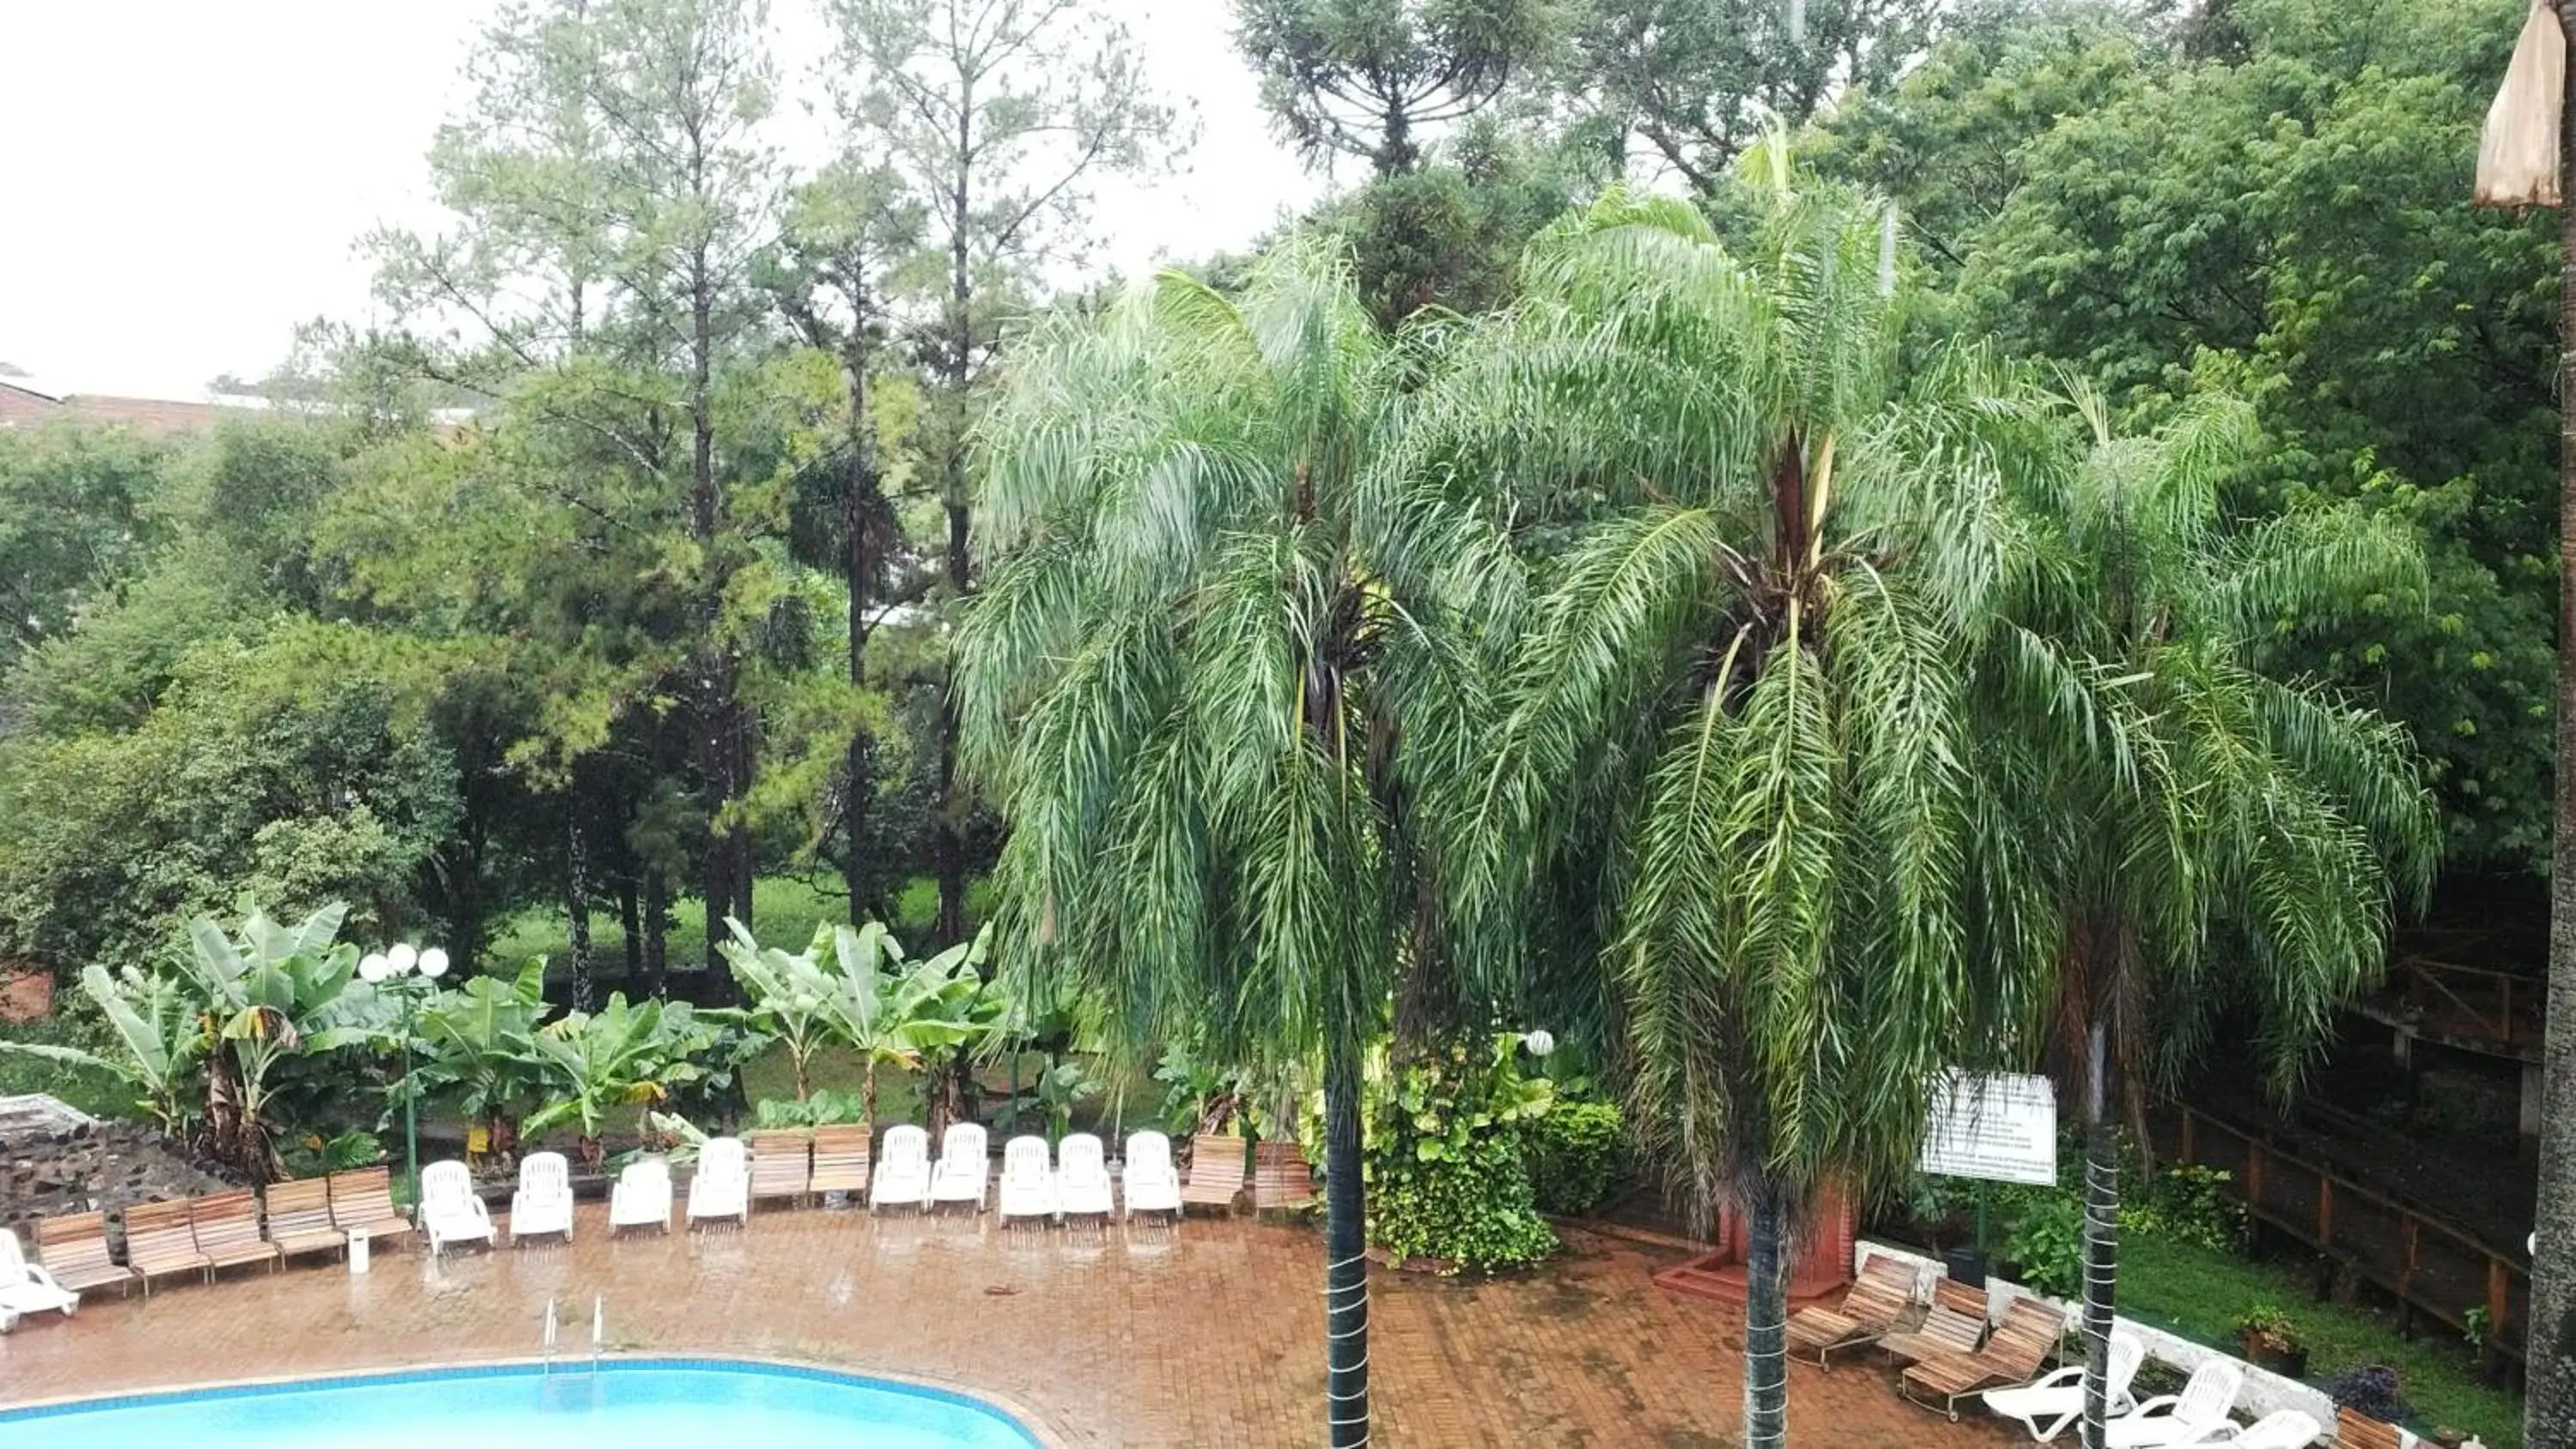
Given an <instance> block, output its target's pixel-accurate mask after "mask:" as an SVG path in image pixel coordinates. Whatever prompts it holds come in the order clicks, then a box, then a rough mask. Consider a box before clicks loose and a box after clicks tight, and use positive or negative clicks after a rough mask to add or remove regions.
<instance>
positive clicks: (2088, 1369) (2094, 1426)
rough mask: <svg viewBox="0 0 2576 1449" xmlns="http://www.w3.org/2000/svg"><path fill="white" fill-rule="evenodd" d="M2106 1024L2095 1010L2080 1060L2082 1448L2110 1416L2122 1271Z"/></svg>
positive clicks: (2096, 1448) (2099, 1437)
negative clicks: (2113, 1333) (2116, 1297)
mask: <svg viewBox="0 0 2576 1449" xmlns="http://www.w3.org/2000/svg"><path fill="white" fill-rule="evenodd" d="M2108 1038H2109V1026H2108V1024H2107V1023H2106V1022H2105V1021H2104V1020H2103V1018H2102V1016H2101V1015H2100V1014H2099V1013H2096V1014H2095V1016H2094V1018H2093V1026H2092V1029H2091V1030H2090V1031H2089V1032H2088V1033H2087V1034H2086V1036H2085V1056H2086V1060H2085V1064H2084V1449H2102V1442H2103V1427H2102V1426H2103V1423H2104V1421H2105V1420H2107V1419H2108V1418H2109V1416H2110V1404H2109V1402H2108V1398H2109V1393H2110V1375H2111V1320H2112V1311H2113V1296H2114V1295H2113V1290H2114V1289H2115V1288H2116V1286H2117V1284H2118V1280H2119V1270H2120V1158H2119V1150H2118V1142H2117V1140H2116V1139H2115V1138H2114V1137H2113V1136H2112V1133H2111V1112H2110V1104H2109V1100H2108V1099H2109V1093H2108V1091H2107V1090H2105V1089H2106V1087H2107V1086H2108V1082H2107V1080H2106V1078H2107V1077H2108V1075H2109V1071H2110V1064H2109V1063H2108V1061H2106V1060H2105V1058H2106V1057H2108V1055H2109V1051H2108V1049H2107V1046H2106V1043H2107V1041H2108Z"/></svg>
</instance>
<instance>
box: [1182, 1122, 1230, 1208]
mask: <svg viewBox="0 0 2576 1449" xmlns="http://www.w3.org/2000/svg"><path fill="white" fill-rule="evenodd" d="M1243 1153H1244V1144H1243V1139H1242V1138H1240V1137H1221V1136H1211V1135H1203V1136H1199V1137H1194V1138H1192V1139H1190V1176H1189V1181H1188V1182H1187V1183H1185V1184H1184V1185H1183V1186H1182V1188H1181V1200H1182V1201H1183V1202H1197V1203H1215V1204H1218V1205H1219V1206H1222V1205H1224V1204H1226V1203H1230V1202H1233V1201H1234V1195H1235V1194H1236V1193H1239V1192H1241V1191H1243Z"/></svg>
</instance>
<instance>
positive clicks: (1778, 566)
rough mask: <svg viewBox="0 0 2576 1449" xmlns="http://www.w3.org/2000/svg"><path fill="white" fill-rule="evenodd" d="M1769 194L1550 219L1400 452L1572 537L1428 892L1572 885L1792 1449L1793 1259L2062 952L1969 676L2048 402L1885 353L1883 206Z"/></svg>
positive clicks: (1777, 1426) (1900, 1152)
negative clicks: (1469, 825)
mask: <svg viewBox="0 0 2576 1449" xmlns="http://www.w3.org/2000/svg"><path fill="white" fill-rule="evenodd" d="M1770 199H1771V206H1770V208H1769V210H1768V214H1767V215H1766V216H1764V217H1763V218H1762V219H1761V220H1760V222H1759V224H1758V228H1759V229H1758V235H1757V236H1756V238H1755V239H1754V240H1753V242H1752V243H1751V244H1749V245H1748V246H1746V247H1745V248H1744V249H1742V250H1741V251H1733V250H1730V249H1729V248H1727V247H1726V246H1724V245H1721V244H1720V242H1719V240H1718V238H1717V237H1716V235H1715V234H1714V233H1713V232H1712V230H1711V229H1710V227H1709V225H1708V224H1707V223H1706V222H1705V221H1704V220H1703V219H1702V218H1701V217H1700V216H1699V215H1697V214H1696V213H1694V212H1693V211H1691V210H1690V209H1689V208H1687V207H1685V206H1682V205H1679V204H1677V203H1669V202H1662V201H1647V200H1636V199H1630V198H1626V197H1623V196H1613V197H1610V198H1608V199H1606V200H1604V201H1603V202H1602V203H1600V204H1599V205H1598V206H1596V207H1595V208H1594V209H1593V210H1592V212H1591V213H1590V214H1589V215H1587V216H1583V217H1579V218H1574V219H1571V220H1569V221H1568V222H1566V223H1563V224H1560V225H1559V226H1558V227H1556V228H1554V229H1552V230H1551V231H1550V232H1548V233H1546V234H1544V235H1543V236H1542V237H1541V238H1540V239H1539V240H1538V241H1537V242H1536V243H1535V244H1534V245H1533V247H1532V250H1531V253H1530V256H1529V258H1528V259H1527V261H1526V262H1525V264H1524V278H1523V286H1524V297H1523V300H1522V302H1521V303H1520V305H1519V306H1517V307H1516V308H1515V309H1514V310H1513V312H1512V313H1510V314H1509V315H1508V316H1506V317H1504V318H1502V319H1500V320H1499V321H1497V322H1496V323H1494V324H1492V325H1491V326H1489V327H1485V328H1481V329H1478V335H1476V336H1475V337H1473V338H1471V339H1470V340H1469V341H1468V342H1466V343H1464V344H1463V345H1461V346H1460V347H1459V348H1457V349H1455V350H1454V355H1453V356H1452V357H1451V358H1450V359H1449V361H1448V363H1447V365H1445V366H1444V367H1442V368H1441V369H1440V370H1439V372H1438V374H1437V375H1436V376H1435V377H1434V378H1433V379H1432V381H1431V382H1430V383H1429V385H1428V386H1427V388H1426V389H1425V392H1424V396H1423V400H1422V403H1421V414H1422V417H1423V419H1424V422H1423V425H1422V426H1421V427H1419V428H1417V429H1415V430H1413V431H1412V432H1411V433H1409V434H1408V438H1407V450H1408V452H1409V454H1410V455H1411V457H1410V458H1409V459H1408V466H1412V467H1427V468H1431V469H1434V470H1437V471H1442V472H1446V473H1448V474H1451V475H1467V476H1475V477H1479V478H1483V479H1486V480H1488V482H1489V484H1490V485H1494V486H1498V487H1499V488H1500V489H1501V491H1503V492H1504V493H1506V494H1509V495H1511V496H1515V497H1519V498H1523V499H1530V500H1541V501H1544V500H1548V499H1559V500H1563V499H1578V500H1589V501H1590V506H1591V511H1592V512H1593V513H1594V515H1595V516H1594V518H1593V520H1592V521H1590V522H1586V523H1582V524H1581V525H1580V526H1579V527H1578V528H1577V530H1576V533H1575V541H1574V542H1573V544H1572V546H1571V548H1570V550H1569V551H1568V552H1567V553H1566V554H1565V556H1564V557H1563V558H1562V559H1561V560H1559V561H1558V562H1557V564H1556V565H1555V566H1554V573H1553V578H1552V582H1551V584H1550V586H1549V588H1548V590H1547V592H1546V594H1545V596H1544V598H1543V599H1542V600H1540V601H1539V602H1538V603H1536V604H1534V605H1533V606H1532V608H1531V609H1530V611H1529V614H1530V618H1531V623H1530V624H1529V626H1528V627H1527V628H1526V630H1524V631H1523V634H1522V639H1521V644H1520V648H1519V654H1518V662H1517V664H1516V666H1515V668H1514V671H1513V674H1512V678H1511V685H1510V690H1509V695H1510V699H1511V704H1510V707H1509V711H1508V714H1507V716H1506V717H1505V722H1504V724H1503V725H1502V727H1501V728H1500V729H1498V730H1497V731H1495V732H1494V746H1493V750H1492V753H1491V756H1490V758H1489V760H1488V761H1487V763H1486V765H1485V766H1484V768H1483V769H1482V770H1480V771H1478V772H1475V774H1474V775H1473V784H1472V789H1471V791H1470V793H1471V794H1472V795H1473V796H1474V798H1472V799H1468V800H1462V801H1459V802H1457V803H1456V805H1455V807H1454V808H1455V809H1457V810H1458V811H1459V812H1461V813H1462V814H1463V815H1464V816H1465V817H1467V818H1469V819H1472V820H1474V821H1476V822H1478V823H1479V826H1480V828H1478V829H1476V830H1473V831H1468V832H1465V833H1463V834H1462V836H1461V838H1462V839H1468V840H1483V841H1487V842H1495V843H1498V846H1499V848H1497V849H1494V850H1492V851H1490V852H1489V853H1487V854H1486V855H1484V856H1483V857H1481V858H1479V859H1476V860H1473V861H1465V860H1462V861H1458V862H1454V863H1453V878H1452V880H1451V881H1450V885H1451V888H1452V899H1451V901H1450V908H1451V909H1452V911H1453V912H1455V913H1457V914H1458V915H1459V916H1460V917H1461V919H1460V922H1459V929H1461V930H1473V929H1485V930H1488V931H1489V932H1490V931H1491V929H1492V928H1491V926H1490V925H1489V924H1480V923H1494V922H1508V921H1509V916H1510V909H1511V907H1512V906H1513V904H1514V903H1515V902H1517V901H1523V900H1527V899H1530V898H1532V897H1534V896H1536V895H1538V894H1539V892H1538V891H1537V890H1535V889H1534V887H1535V886H1536V885H1538V884H1539V883H1540V882H1542V881H1545V880H1546V879H1548V878H1549V877H1550V875H1551V874H1552V873H1553V872H1555V871H1557V870H1560V869H1562V868H1564V867H1565V866H1566V865H1567V864H1568V863H1569V862H1571V863H1572V864H1574V865H1576V866H1578V867H1580V868H1583V869H1587V870H1588V871H1589V872H1590V875H1591V879H1592V880H1593V881H1594V882H1595V883H1596V888H1597V891H1598V893H1599V895H1600V896H1601V898H1602V902H1603V904H1602V907H1601V912H1600V926H1599V931H1600V942H1599V944H1600V956H1599V958H1598V959H1599V961H1600V962H1601V964H1602V966H1603V967H1604V969H1606V970H1607V972H1608V973H1609V974H1610V976H1611V977H1612V979H1613V980H1614V981H1615V983H1616V988H1617V992H1616V994H1617V1009H1618V1011H1619V1013H1620V1014H1622V1015H1623V1016H1624V1018H1625V1024H1626V1026H1625V1029H1626V1036H1627V1043H1626V1046H1627V1051H1626V1055H1627V1057H1628V1058H1629V1059H1630V1061H1631V1062H1632V1063H1633V1067H1634V1074H1635V1080H1634V1084H1633V1095H1634V1098H1635V1102H1636V1105H1637V1107H1638V1109H1639V1110H1638V1113H1637V1116H1638V1119H1639V1121H1640V1126H1641V1130H1642V1131H1644V1132H1645V1133H1647V1134H1648V1135H1649V1138H1650V1143H1649V1146H1650V1150H1651V1152H1652V1155H1653V1156H1655V1157H1656V1158H1657V1160H1660V1161H1664V1162H1667V1163H1670V1164H1672V1165H1673V1166H1674V1168H1675V1169H1676V1173H1677V1176H1678V1177H1679V1178H1680V1180H1681V1182H1680V1185H1681V1186H1682V1187H1683V1189H1684V1190H1685V1192H1686V1195H1687V1198H1688V1201H1689V1203H1690V1205H1691V1207H1692V1208H1693V1209H1694V1211H1695V1212H1703V1213H1704V1212H1706V1211H1707V1210H1708V1209H1709V1208H1710V1207H1711V1205H1713V1204H1714V1203H1716V1202H1718V1201H1720V1200H1724V1201H1729V1202H1732V1203H1733V1204H1734V1205H1735V1206H1736V1207H1737V1209H1738V1210H1739V1211H1740V1212H1741V1213H1742V1214H1743V1216H1744V1220H1745V1223H1746V1227H1747V1244H1748V1255H1749V1259H1750V1261H1749V1263H1748V1265H1747V1267H1748V1278H1747V1288H1748V1292H1747V1298H1748V1301H1747V1304H1746V1335H1745V1428H1744V1443H1745V1445H1746V1446H1747V1449H1777V1446H1779V1445H1782V1444H1783V1443H1785V1442H1786V1434H1787V1429H1786V1415H1787V1401H1786V1399H1787V1396H1786V1377H1785V1370H1784V1358H1783V1346H1784V1345H1783V1330H1784V1318H1785V1303H1784V1301H1783V1292H1784V1286H1783V1283H1782V1272H1781V1268H1782V1263H1783V1259H1784V1252H1785V1246H1786V1241H1787V1240H1788V1239H1789V1238H1790V1236H1791V1235H1792V1234H1793V1233H1794V1232H1795V1231H1796V1229H1797V1225H1798V1224H1799V1223H1800V1222H1801V1220H1802V1218H1803V1216H1804V1215H1805V1213H1806V1212H1807V1210H1808V1208H1809V1207H1810V1205H1811V1204H1812V1201H1813V1199H1814V1197H1815V1195H1816V1194H1817V1192H1818V1190H1819V1189H1820V1188H1821V1187H1822V1186H1823V1185H1824V1184H1825V1183H1827V1182H1828V1181H1838V1182H1841V1183H1844V1184H1846V1185H1847V1186H1849V1187H1851V1188H1852V1189H1854V1190H1858V1191H1866V1190H1868V1189H1870V1188H1871V1187H1872V1186H1873V1185H1875V1184H1877V1183H1881V1182H1885V1181H1887V1180H1889V1179H1891V1178H1892V1177H1893V1176H1895V1175H1896V1174H1898V1173H1901V1172H1903V1171H1905V1170H1906V1169H1907V1168H1909V1167H1910V1166H1911V1164H1912V1161H1913V1157H1914V1153H1915V1150H1916V1145H1917V1143H1918V1141H1919V1139H1920V1136H1921V1133H1922V1130H1923V1124H1924V1113H1925V1104H1926V1102H1927V1101H1928V1100H1929V1094H1930V1089H1931V1086H1932V1083H1933V1080H1934V1078H1935V1077H1936V1075H1937V1074H1938V1073H1939V1072H1941V1071H1942V1070H1943V1068H1944V1067H1946V1066H1948V1065H1951V1064H1953V1063H1957V1062H1961V1061H1971V1062H1973V1061H1975V1060H1978V1059H1979V1058H1980V1057H1981V1056H1983V1055H1984V1054H1985V1048H1986V1047H1987V1046H1989V1045H1991V1044H1996V1043H2004V1042H2008V1041H2010V1040H2011V1038H2012V1033H2011V1032H2010V1031H2009V1030H2004V1029H2001V1028H2002V1027H2003V1026H2005V1025H2007V1024H2010V1023H2015V1022H2023V1021H2027V1020H2030V1019H2032V1018H2033V1017H2035V1015H2036V1011H2035V1008H2034V1006H2033V1003H2034V1002H2035V1001H2036V1000H2038V999H2040V997H2041V996H2042V993H2043V990H2044V984H2045V980H2046V973H2047V966H2048V961H2047V957H2046V953H2045V951H2044V949H2043V942H2042V939H2041V936H2040V933H2039V931H2038V929H2037V927H2038V926H2039V924H2041V923H2042V922H2043V921H2044V919H2045V913H2044V911H2043V910H2042V909H2041V907H2042V906H2043V905H2044V902H2042V901H2040V900H2039V899H2038V897H2037V896H2036V895H2035V894H2034V893H2033V892H2032V890H2031V889H2030V888H2029V884H2028V882H2027V880H2026V878H2025V876H2024V873H2022V872H2020V871H2018V870H2015V869H2013V868H2011V857H2010V856H2009V854H2008V853H2007V852H2006V849H2005V847H2006V845H2007V844H2008V842H2007V841H2004V840H2001V839H1999V838H1998V837H1999V836H2000V833H2001V832H2000V827H2001V824H2002V822H2003V821H2005V820H2006V819H2007V818H2008V812H2007V811H2006V810H2005V808H2004V806H2003V803H2002V802H2000V801H1998V800H1996V799H1995V798H1993V797H1992V795H1991V794H1990V793H1989V792H1988V791H1987V790H1986V788H1985V784H1984V780H1983V777H1982V776H1981V775H1980V774H1979V773H1978V772H1977V771H1976V770H1975V769H1974V768H1973V766H1974V761H1975V758H1976V756H1977V753H1978V748H1979V746H1978V742H1977V740H1976V739H1975V738H1974V736H1973V733H1972V731H1973V727H1974V722H1973V719H1972V716H1971V712H1970V709H1969V702H1970V701H1969V695H1968V679H1967V677H1966V675H1965V672H1964V669H1963V663H1962V661H1963V660H1964V659H1965V658H1966V657H1967V656H1968V651H1969V649H1970V648H1971V647H1972V646H1973V645H1975V643H1976V642H1977V636H1978V631H1979V630H1980V628H1981V627H1982V626H1983V624H1984V623H1985V622H1986V621H1987V620H1989V619H1990V617H1991V615H1992V604H1993V600H1994V598H1995V597H1996V591H1997V589H1998V588H1999V587H2000V583H2001V580H2002V579H2003V578H2004V576H2005V574H2006V572H2007V570H2008V568H2009V567H2011V566H2014V564H2015V562H2016V560H2018V559H2020V558H2022V557H2024V556H2025V555H2026V553H2027V540H2026V539H2023V538H2021V537H2020V536H2019V535H2018V533H2017V531H2016V528H2015V520H2014V515H2013V514H2012V512H2011V510H2010V509H2009V507H2008V506H2007V505H2006V500H2005V497H2004V485H2005V481H2006V480H2007V479H2008V478H2009V477H2010V476H2011V475H2012V474H2013V473H2014V472H2015V471H2016V470H2018V469H2020V468H2023V467H2025V466H2036V465H2037V464H2036V461H2035V460H2036V458H2037V457H2038V455H2040V454H2042V453H2044V450H2045V437H2044V431H2043V430H2039V429H2036V428H2034V427H2033V426H2032V425H2031V424H2030V422H2029V418H2030V416H2031V415H2032V413H2033V412H2034V410H2035V399H2034V398H2033V397H2032V396H2031V395H2030V394H2029V393H2028V391H2027V389H2025V388H2023V387H2021V386H2020V385H2019V383H2018V382H2017V381H2016V379H2015V378H2014V377H2013V375H2011V374H2008V373H2005V372H2003V371H2001V370H2000V369H1997V368H1995V367H1993V366H1991V365H1989V364H1987V363H1986V362H1985V361H1984V360H1983V359H1982V358H1981V357H1979V356H1978V355H1977V354H1976V353H1975V352H1973V351H1972V350H1965V349H1957V348H1935V349H1933V350H1932V352H1931V354H1930V356H1929V360H1928V361H1926V362H1924V363H1922V364H1921V365H1918V366H1913V367H1908V366H1906V365H1905V364H1904V362H1903V361H1902V359H1901V358H1900V353H1899V347H1898V338H1899V323H1900V304H1901V298H1899V297H1898V296H1897V295H1895V293H1894V288H1893V287H1892V285H1891V282H1892V272H1893V268H1892V266H1890V265H1889V260H1888V259H1886V258H1883V256H1882V245H1883V237H1882V231H1881V218H1882V214H1881V213H1880V212H1879V211H1878V209H1877V208H1875V207H1870V206H1866V205H1864V204H1860V203H1857V202H1855V201H1853V200H1851V199H1848V198H1842V197H1836V196H1830V195H1803V196H1802V195H1793V194H1791V192H1790V190H1789V188H1788V185H1787V178H1786V175H1785V172H1776V171H1775V174H1774V176H1773V189H1772V193H1771V198H1770ZM1593 842H1599V845H1598V846H1597V847H1596V846H1595V845H1594V844H1593ZM1587 856H1588V859H1587V858H1586V857H1587ZM1530 924H1531V923H1529V922H1528V921H1526V920H1523V921H1521V922H1518V923H1512V924H1510V925H1508V926H1507V927H1506V928H1505V929H1504V931H1503V935H1502V936H1501V937H1495V936H1492V935H1490V934H1489V935H1488V938H1487V940H1486V941H1485V943H1484V949H1481V950H1480V951H1479V952H1478V953H1477V959H1480V960H1485V959H1497V958H1499V957H1500V956H1501V955H1502V953H1503V952H1504V951H1505V950H1506V949H1507V947H1508V939H1507V938H1509V937H1511V936H1514V935H1517V934H1520V933H1521V932H1523V931H1525V930H1526V928H1527V927H1528V926H1529V925H1530ZM1540 924H1544V923H1540ZM1587 964H1588V963H1587ZM1989 1028H1995V1029H1991V1030H1990V1029H1989Z"/></svg>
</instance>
